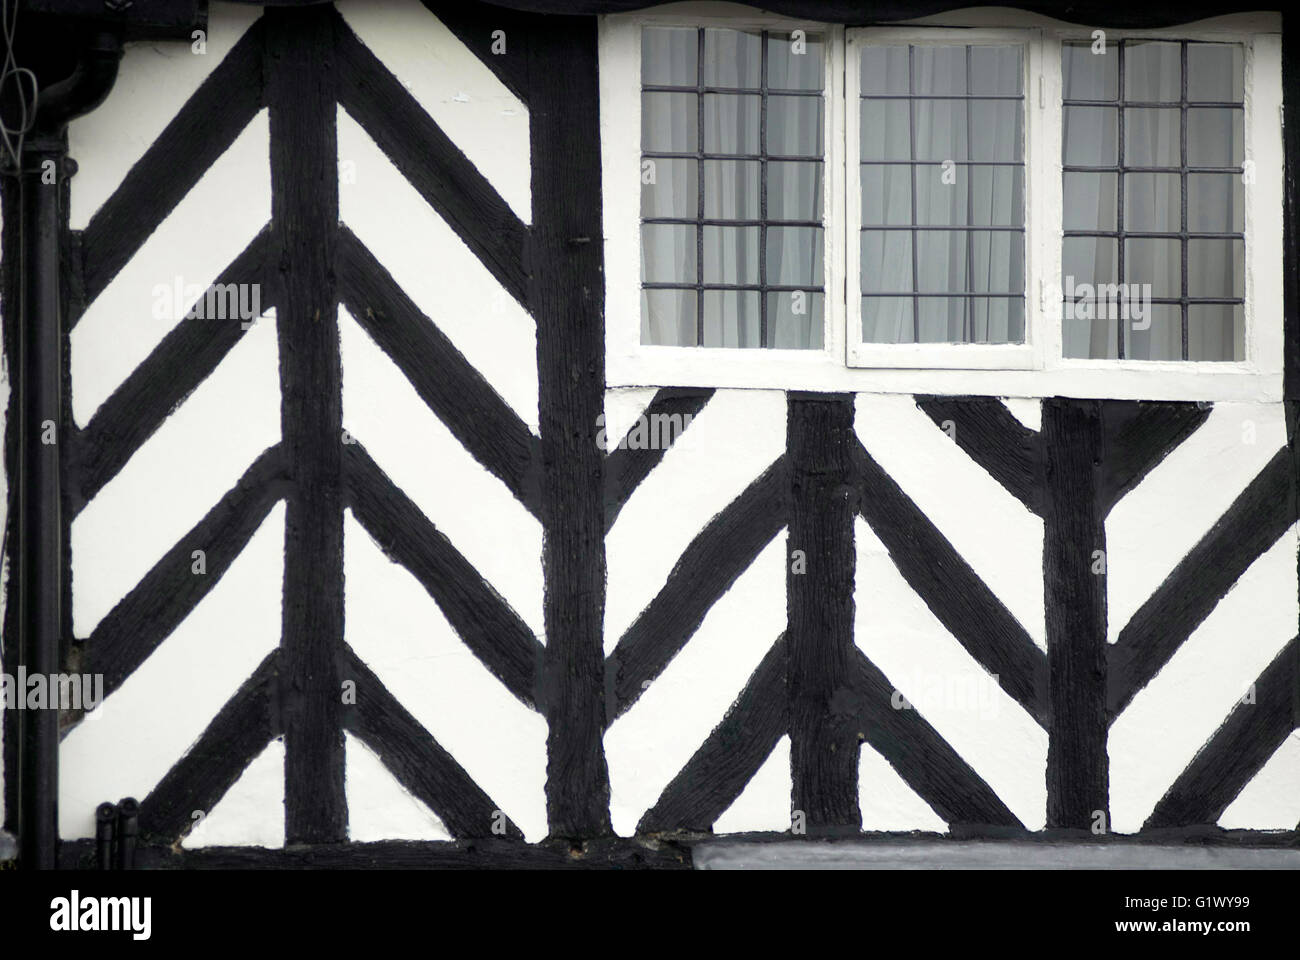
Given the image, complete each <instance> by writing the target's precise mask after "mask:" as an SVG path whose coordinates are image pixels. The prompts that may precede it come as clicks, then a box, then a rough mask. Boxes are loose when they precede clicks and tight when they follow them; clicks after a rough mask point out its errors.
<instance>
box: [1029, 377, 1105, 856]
mask: <svg viewBox="0 0 1300 960" xmlns="http://www.w3.org/2000/svg"><path fill="white" fill-rule="evenodd" d="M1101 426H1102V425H1101V407H1100V405H1099V404H1098V403H1097V402H1095V401H1085V400H1064V399H1060V398H1050V399H1046V400H1044V401H1043V421H1042V438H1043V461H1044V462H1043V472H1044V500H1045V505H1044V513H1043V582H1044V604H1045V608H1046V611H1047V663H1048V672H1049V677H1048V725H1047V733H1048V746H1047V826H1048V827H1049V828H1061V829H1085V828H1087V829H1091V828H1092V827H1093V826H1094V824H1096V823H1097V813H1098V811H1100V812H1101V815H1102V816H1103V817H1104V820H1103V821H1102V822H1101V824H1100V825H1101V826H1102V827H1104V829H1105V830H1107V831H1109V829H1110V813H1109V800H1108V798H1109V768H1108V766H1107V755H1106V730H1107V716H1106V572H1105V560H1106V553H1105V551H1106V525H1105V524H1106V516H1105V512H1104V508H1103V505H1102V503H1101V498H1100V495H1099V483H1098V478H1099V475H1100V471H1099V467H1100V464H1101V460H1102V457H1103V455H1104V451H1103V450H1102V449H1101V436H1102V431H1101Z"/></svg>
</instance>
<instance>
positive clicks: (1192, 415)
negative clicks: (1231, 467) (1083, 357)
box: [1100, 400, 1210, 513]
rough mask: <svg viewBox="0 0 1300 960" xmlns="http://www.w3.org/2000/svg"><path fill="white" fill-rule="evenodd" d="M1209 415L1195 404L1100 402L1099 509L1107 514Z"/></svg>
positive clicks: (1208, 410) (1207, 411)
mask: <svg viewBox="0 0 1300 960" xmlns="http://www.w3.org/2000/svg"><path fill="white" fill-rule="evenodd" d="M1209 415H1210V408H1209V407H1208V406H1206V407H1200V406H1197V405H1196V404H1194V403H1132V402H1128V401H1120V400H1108V401H1105V402H1103V403H1102V424H1103V427H1104V435H1103V437H1102V451H1103V456H1104V458H1105V463H1106V469H1105V472H1104V473H1103V474H1102V477H1101V490H1100V496H1101V504H1102V511H1103V512H1105V513H1109V512H1110V509H1111V507H1113V506H1114V505H1115V504H1117V503H1119V501H1120V498H1121V497H1123V496H1124V494H1126V493H1128V492H1129V491H1130V490H1132V489H1133V488H1134V487H1136V486H1137V485H1138V484H1139V483H1141V482H1142V478H1143V477H1145V476H1146V475H1147V474H1148V473H1149V472H1150V471H1151V469H1152V468H1153V467H1155V466H1156V465H1157V464H1158V463H1160V461H1161V460H1163V459H1164V458H1165V457H1166V456H1168V455H1169V453H1170V452H1171V451H1172V450H1173V449H1174V448H1175V447H1177V446H1178V445H1179V444H1180V443H1182V442H1183V441H1184V440H1186V439H1187V438H1188V437H1189V436H1191V435H1192V433H1194V432H1195V431H1196V429H1197V428H1198V427H1200V425H1201V424H1203V423H1204V422H1205V419H1206V418H1207V417H1208V416H1209Z"/></svg>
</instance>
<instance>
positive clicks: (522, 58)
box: [423, 0, 537, 104]
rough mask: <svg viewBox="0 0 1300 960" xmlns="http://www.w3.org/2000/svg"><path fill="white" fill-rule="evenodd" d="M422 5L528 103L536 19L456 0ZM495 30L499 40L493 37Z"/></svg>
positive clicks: (428, 1) (429, 0)
mask: <svg viewBox="0 0 1300 960" xmlns="http://www.w3.org/2000/svg"><path fill="white" fill-rule="evenodd" d="M423 3H424V5H425V7H426V8H427V9H428V10H429V12H430V13H432V14H433V15H434V16H436V17H437V18H438V19H439V20H441V21H442V23H443V26H445V27H446V28H447V29H448V30H450V31H451V32H452V33H454V34H455V35H456V39H457V40H459V41H460V42H461V43H463V44H465V46H466V47H467V48H468V49H469V50H470V51H471V52H472V53H473V54H474V56H476V57H478V58H479V60H481V61H482V62H483V64H484V65H485V66H486V67H487V68H488V69H489V70H491V71H492V72H493V73H495V74H496V76H497V79H498V80H500V81H501V82H502V83H503V84H504V85H505V86H506V88H507V89H509V90H510V92H511V93H513V94H514V95H515V96H516V97H518V98H519V99H520V100H522V101H523V102H524V103H525V104H527V103H528V93H529V91H528V57H527V55H526V51H527V49H528V48H527V42H528V41H527V37H528V34H529V33H530V32H531V31H532V29H533V28H534V27H535V26H536V25H537V17H536V16H534V15H530V14H526V13H522V12H520V11H518V10H503V9H502V8H501V7H495V6H488V5H487V4H478V3H461V2H458V0H423ZM498 30H500V31H501V33H502V35H501V36H500V37H497V36H494V34H495V33H496V31H498Z"/></svg>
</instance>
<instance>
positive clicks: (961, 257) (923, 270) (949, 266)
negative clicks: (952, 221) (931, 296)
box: [915, 230, 970, 293]
mask: <svg viewBox="0 0 1300 960" xmlns="http://www.w3.org/2000/svg"><path fill="white" fill-rule="evenodd" d="M915 242H916V266H917V286H916V289H917V290H919V291H920V292H922V293H964V292H966V291H967V290H969V289H970V287H969V286H968V281H967V276H968V273H967V269H966V267H967V259H966V258H967V249H966V244H967V236H966V233H965V232H964V231H962V230H918V231H917V233H916V241H915Z"/></svg>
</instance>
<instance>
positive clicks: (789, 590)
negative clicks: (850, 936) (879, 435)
mask: <svg viewBox="0 0 1300 960" xmlns="http://www.w3.org/2000/svg"><path fill="white" fill-rule="evenodd" d="M856 446H858V442H857V436H856V434H855V433H854V432H853V397H852V396H851V395H850V394H805V393H790V394H788V395H787V419H786V460H787V462H788V469H789V480H790V500H789V511H790V525H789V529H788V532H787V536H786V544H787V549H786V554H787V556H786V609H787V618H788V623H787V626H786V639H785V648H786V654H787V675H786V683H787V690H788V693H789V698H790V773H791V778H792V784H793V793H792V801H791V802H792V804H793V808H794V815H795V816H798V815H799V813H800V812H802V813H803V815H804V817H805V821H804V822H805V825H806V828H807V830H808V832H809V833H823V832H827V831H836V830H845V829H851V830H853V831H855V832H856V831H858V830H860V829H861V828H862V810H861V807H860V806H859V804H858V747H859V740H858V737H857V731H856V728H855V724H854V722H853V721H854V720H855V719H856V716H855V714H854V712H853V711H852V710H851V709H849V704H850V703H851V701H852V697H851V695H849V694H850V690H851V684H852V679H851V678H852V674H851V666H852V661H853V653H854V646H853V581H854V571H855V567H856V562H857V554H856V551H855V550H854V545H853V517H854V514H855V513H856V511H857V495H858V491H857V485H856V484H855V483H854V475H855V471H854V464H853V449H854V448H855V447H856Z"/></svg>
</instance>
